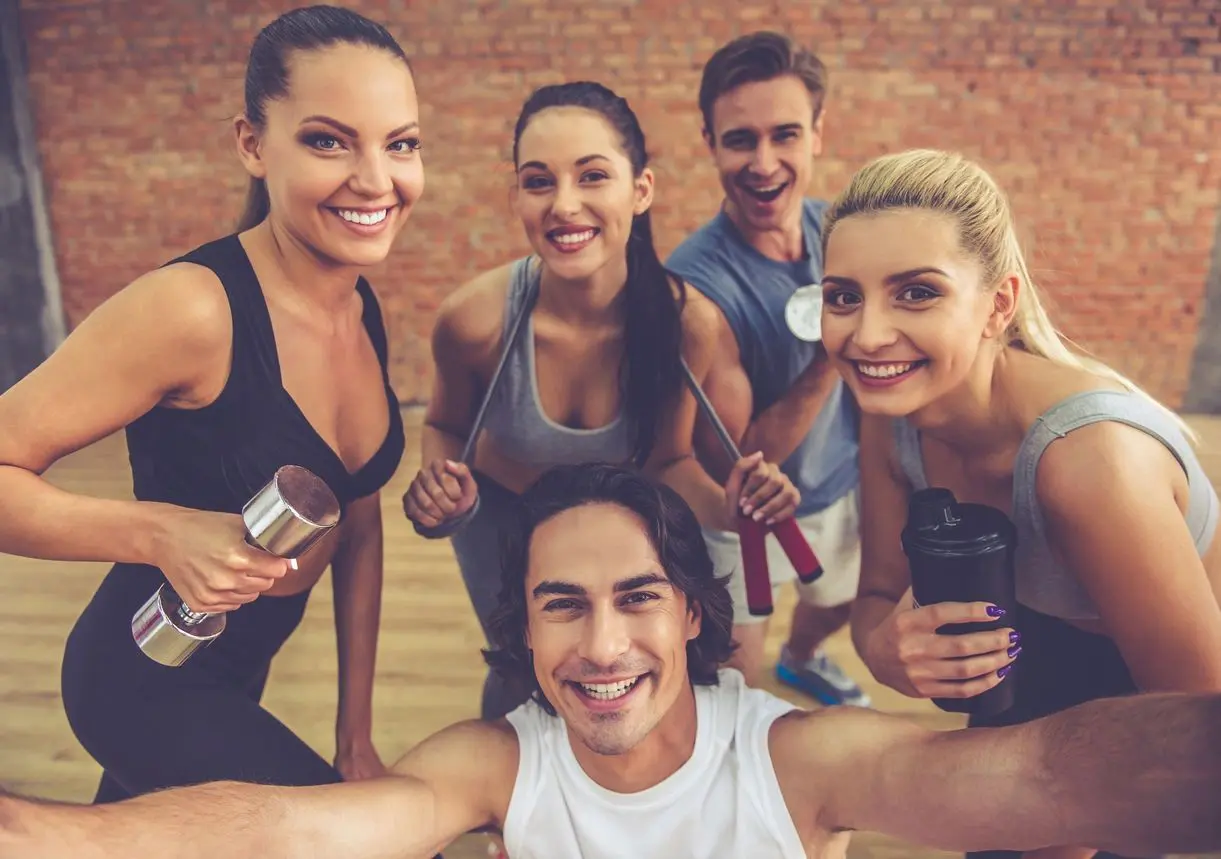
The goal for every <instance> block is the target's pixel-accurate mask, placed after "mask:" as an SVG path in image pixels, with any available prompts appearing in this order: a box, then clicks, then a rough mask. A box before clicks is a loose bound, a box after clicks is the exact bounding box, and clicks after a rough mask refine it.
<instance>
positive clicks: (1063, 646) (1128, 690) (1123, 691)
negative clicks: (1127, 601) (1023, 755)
mask: <svg viewBox="0 0 1221 859" xmlns="http://www.w3.org/2000/svg"><path fill="white" fill-rule="evenodd" d="M1013 627H1014V628H1015V629H1017V630H1019V631H1020V632H1021V633H1022V655H1021V656H1019V657H1018V658H1017V661H1016V662H1015V663H1014V666H1013V673H1012V674H1011V675H1010V678H1009V679H1008V680H1006V681H1005V682H1006V683H1008V682H1014V684H1015V686H1016V688H1015V689H1014V693H1015V699H1014V705H1013V707H1011V708H1010V709H1009V710H1008V711H1007V712H1005V713H1002V714H1000V715H999V716H994V717H987V718H984V717H975V716H973V717H971V719H970V725H971V727H998V726H1002V725H1018V724H1023V723H1025V722H1030V721H1033V720H1035V719H1040V718H1042V717H1044V716H1049V715H1051V714H1052V713H1058V712H1061V711H1062V710H1067V709H1069V708H1070V707H1075V706H1076V705H1078V704H1083V703H1085V702H1086V701H1093V700H1096V699H1099V698H1117V697H1121V696H1124V695H1131V694H1133V693H1135V692H1136V691H1137V687H1136V682H1135V681H1134V680H1133V679H1132V675H1131V673H1130V672H1129V671H1128V667H1127V664H1126V663H1125V662H1124V659H1123V656H1122V655H1121V654H1120V652H1119V648H1117V647H1116V646H1115V644H1114V642H1112V641H1111V640H1110V639H1109V638H1106V637H1105V636H1101V635H1094V634H1092V633H1088V632H1084V631H1082V630H1081V629H1078V628H1077V627H1075V626H1072V625H1071V624H1068V623H1065V622H1064V621H1062V620H1059V619H1058V618H1054V617H1050V616H1048V615H1045V614H1042V613H1040V612H1037V611H1034V610H1033V609H1029V608H1026V607H1025V606H1023V605H1020V604H1019V605H1018V607H1017V611H1016V612H1015V616H1014V619H1013ZM1021 855H1022V854H1021V853H1018V852H1015V851H1011V850H987V851H983V852H979V853H968V854H967V856H968V857H970V859H1018V857H1020V856H1021ZM1096 859H1124V857H1121V856H1119V855H1118V854H1115V853H1108V852H1106V851H1100V852H1099V853H1098V854H1097V857H1096ZM1149 859H1156V857H1149Z"/></svg>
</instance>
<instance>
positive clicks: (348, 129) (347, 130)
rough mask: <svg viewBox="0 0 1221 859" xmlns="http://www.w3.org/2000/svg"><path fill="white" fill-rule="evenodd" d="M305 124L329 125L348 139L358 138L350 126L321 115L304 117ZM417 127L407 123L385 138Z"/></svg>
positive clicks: (417, 124)
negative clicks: (318, 123) (319, 123)
mask: <svg viewBox="0 0 1221 859" xmlns="http://www.w3.org/2000/svg"><path fill="white" fill-rule="evenodd" d="M307 122H321V123H323V124H324V125H329V126H331V127H332V128H334V129H336V130H337V131H340V132H342V133H344V134H346V135H347V136H348V137H360V134H358V133H357V131H356V129H355V128H353V127H352V126H350V125H344V124H343V123H342V122H340V121H339V120H338V119H332V118H331V117H329V116H323V115H322V114H314V115H313V116H307V117H305V119H303V120H301V124H302V125H305V124H306V123H307ZM419 127H420V123H419V122H417V121H415V120H413V121H411V122H409V123H407V124H406V125H400V126H399V127H398V128H396V129H394V131H391V132H390V133H389V134H387V135H386V138H387V139H389V138H391V137H398V136H399V135H400V134H402V133H403V132H405V131H414V130H415V129H418V128H419Z"/></svg>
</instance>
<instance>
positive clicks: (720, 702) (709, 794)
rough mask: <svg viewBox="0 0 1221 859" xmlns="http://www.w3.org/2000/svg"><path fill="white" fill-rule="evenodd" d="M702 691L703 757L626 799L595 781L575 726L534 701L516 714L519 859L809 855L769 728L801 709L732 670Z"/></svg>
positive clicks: (510, 830)
mask: <svg viewBox="0 0 1221 859" xmlns="http://www.w3.org/2000/svg"><path fill="white" fill-rule="evenodd" d="M720 679H721V684H720V686H696V687H695V702H696V718H697V725H698V727H697V729H696V738H695V749H694V751H693V752H692V755H691V758H690V759H689V760H688V761H687V762H686V763H685V764H683V765H682V766H681V767H680V768H679V769H678V771H677V772H675V773H674V774H673V775H671V776H670V777H669V778H667V779H665V780H664V781H662V782H661V783H660V784H657V785H654V786H653V787H650V788H648V789H647V790H643V791H640V792H638V793H631V794H624V793H615V792H613V791H610V790H607V789H606V788H603V787H601V786H600V785H598V784H596V783H595V782H594V781H593V780H591V779H590V778H589V777H588V776H587V775H586V774H585V771H584V770H582V769H581V765H580V764H579V763H578V762H577V759H576V757H575V756H574V755H573V753H572V746H571V745H570V743H569V739H568V732H567V729H566V728H565V726H564V722H563V721H562V720H561V719H560V718H558V717H556V716H549V715H547V713H546V712H544V711H543V709H542V708H541V707H539V706H538V705H537V704H535V703H534V702H533V701H530V702H528V703H526V704H524V705H522V706H521V707H519V708H517V709H516V710H514V711H513V712H512V713H510V714H509V715H508V720H509V722H510V723H511V724H512V725H513V727H514V729H516V731H517V737H518V742H519V744H520V747H521V757H520V764H519V766H518V771H517V781H516V783H515V784H514V786H513V796H512V799H511V800H510V801H509V810H508V813H507V814H506V815H505V826H504V843H505V849H506V850H507V852H508V854H509V855H510V856H512V857H513V859H554V857H557V856H564V857H573V859H576V857H580V859H712V857H724V856H749V857H751V859H806V852H805V848H804V846H803V845H802V843H801V838H800V836H799V835H798V833H797V828H796V827H795V826H794V825H793V821H792V819H791V818H790V816H789V813H788V809H787V807H786V806H785V804H784V797H783V796H782V795H781V793H780V784H779V782H778V781H777V780H776V772H775V770H774V769H773V767H772V760H771V755H770V754H769V751H768V742H767V741H768V731H769V729H770V727H771V724H772V722H774V721H775V720H776V718H777V717H779V716H781V715H783V714H785V713H788V712H790V711H791V710H793V709H795V707H794V706H793V705H792V704H790V703H788V702H787V701H783V700H781V699H780V698H777V697H776V696H774V695H772V694H770V693H768V692H765V691H762V690H759V689H751V688H749V687H748V686H747V685H746V684H745V682H743V679H742V675H741V674H740V673H739V672H737V671H735V670H733V669H728V668H727V669H722V671H721V672H720Z"/></svg>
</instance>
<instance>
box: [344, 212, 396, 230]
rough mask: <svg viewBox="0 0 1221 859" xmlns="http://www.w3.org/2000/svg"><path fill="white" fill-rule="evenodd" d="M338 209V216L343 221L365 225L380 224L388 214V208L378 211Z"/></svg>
mask: <svg viewBox="0 0 1221 859" xmlns="http://www.w3.org/2000/svg"><path fill="white" fill-rule="evenodd" d="M338 211H339V217H341V218H343V219H344V220H345V221H350V222H351V223H353V224H364V225H365V226H366V227H371V226H373V225H374V224H380V223H381V222H382V221H384V220H386V215H388V214H390V210H389V209H382V210H381V211H378V212H354V211H352V210H351V209H339V210H338Z"/></svg>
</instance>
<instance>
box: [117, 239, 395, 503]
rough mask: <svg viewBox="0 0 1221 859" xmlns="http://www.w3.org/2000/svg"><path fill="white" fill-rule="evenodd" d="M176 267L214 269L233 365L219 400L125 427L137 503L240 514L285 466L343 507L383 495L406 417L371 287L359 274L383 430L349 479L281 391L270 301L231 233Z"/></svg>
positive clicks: (158, 410)
mask: <svg viewBox="0 0 1221 859" xmlns="http://www.w3.org/2000/svg"><path fill="white" fill-rule="evenodd" d="M173 262H190V263H195V264H197V265H201V266H204V267H205V268H208V269H211V270H212V271H213V272H215V274H216V276H217V277H218V278H219V279H220V282H221V283H222V284H223V285H224V288H225V293H226V295H228V298H229V307H230V310H231V312H232V315H233V352H232V363H231V369H230V372H229V378H228V379H227V380H226V382H225V387H224V389H223V390H222V391H221V393H220V396H218V397H217V398H216V399H215V400H214V401H213V402H211V403H209V404H208V405H207V406H204V407H203V408H200V409H176V408H167V407H164V406H157V407H155V408H153V409H152V410H150V411H148V412H147V413H145V414H144V415H142V416H140V417H139V418H138V419H137V420H135V421H134V422H132V423H131V424H130V425H129V426H128V427H127V432H126V435H127V448H128V454H129V458H130V461H131V469H132V488H133V492H134V494H135V497H136V498H137V499H138V500H141V501H161V502H166V503H170V504H176V505H179V506H182V507H190V508H193V509H197V510H215V511H220V512H226V513H238V512H241V509H242V506H243V505H244V504H245V503H246V502H247V501H248V500H249V499H250V497H251V496H253V495H254V493H255V492H257V491H258V490H259V489H260V488H262V486H263V485H264V484H266V483H267V481H268V480H270V479H271V477H272V475H273V474H275V472H276V469H278V468H280V467H281V466H283V465H290V464H291V465H299V466H302V467H303V468H307V469H309V470H310V471H312V472H313V473H314V474H316V475H318V476H319V477H320V478H322V479H323V480H324V481H326V483H327V485H328V486H330V487H331V491H333V492H334V493H335V495H336V497H337V498H338V499H339V502H340V504H341V505H342V506H343V507H345V508H346V506H347V505H348V504H349V503H350V502H351V501H353V500H354V499H357V498H360V497H362V496H365V495H370V494H372V493H374V492H376V491H377V490H379V489H381V487H383V486H384V485H385V484H386V482H387V481H388V480H389V479H390V478H391V476H392V475H393V474H394V472H395V470H396V469H397V468H398V465H399V461H400V459H401V458H402V455H403V448H404V438H403V421H402V416H401V414H400V413H399V407H398V399H397V397H396V396H395V394H394V391H393V389H392V388H391V387H390V378H389V372H388V369H387V364H388V361H387V352H388V350H387V344H386V331H385V328H384V327H383V324H382V316H381V309H380V307H379V305H378V302H377V298H376V296H375V295H374V294H373V290H372V288H370V286H369V284H368V282H367V281H365V279H364V278H363V277H362V278H359V279H358V280H357V282H356V290H357V292H358V293H359V294H360V296H361V298H362V299H363V301H364V312H363V321H364V326H365V330H366V331H368V333H369V339H370V340H371V341H372V343H373V348H374V349H375V350H376V352H377V357H378V360H379V361H380V363H381V367H382V381H383V384H384V386H385V391H386V399H387V402H388V404H389V406H390V425H389V427H388V429H387V432H386V437H385V439H384V440H383V442H382V445H381V447H380V448H379V449H378V450H377V452H376V453H375V454H373V456H372V458H370V459H369V461H368V462H367V463H366V464H365V465H364V466H362V467H361V468H360V469H359V470H358V471H356V472H354V473H351V472H349V471H348V469H347V467H346V466H345V465H344V464H343V461H342V460H341V459H340V458H339V455H338V454H337V453H336V452H335V451H334V450H333V449H332V448H331V447H330V445H328V444H327V443H326V442H325V441H324V440H323V439H322V437H321V436H320V435H318V433H317V431H315V430H314V428H313V426H312V425H311V424H310V423H309V421H307V420H306V418H305V415H304V414H303V413H302V412H301V410H300V408H298V406H297V404H296V402H295V401H294V400H293V399H292V397H290V396H289V394H288V392H287V391H286V390H285V389H284V385H283V383H282V380H281V376H280V361H279V356H278V354H277V352H276V343H275V335H274V333H273V331H272V327H271V316H270V314H269V313H268V310H267V302H266V300H265V298H264V296H263V289H262V286H260V284H259V281H258V278H257V277H256V276H255V273H254V268H253V266H251V264H250V259H249V257H247V256H246V251H245V249H244V248H243V247H242V244H241V242H240V241H239V240H238V238H237V236H236V235H231V236H227V237H226V238H222V239H217V240H216V241H213V242H210V243H208V244H206V245H203V246H202V247H199V248H197V249H196V250H194V251H191V252H190V253H188V254H186V255H184V256H181V257H178V258H177V259H175V260H173ZM168 264H170V263H167V265H168Z"/></svg>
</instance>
